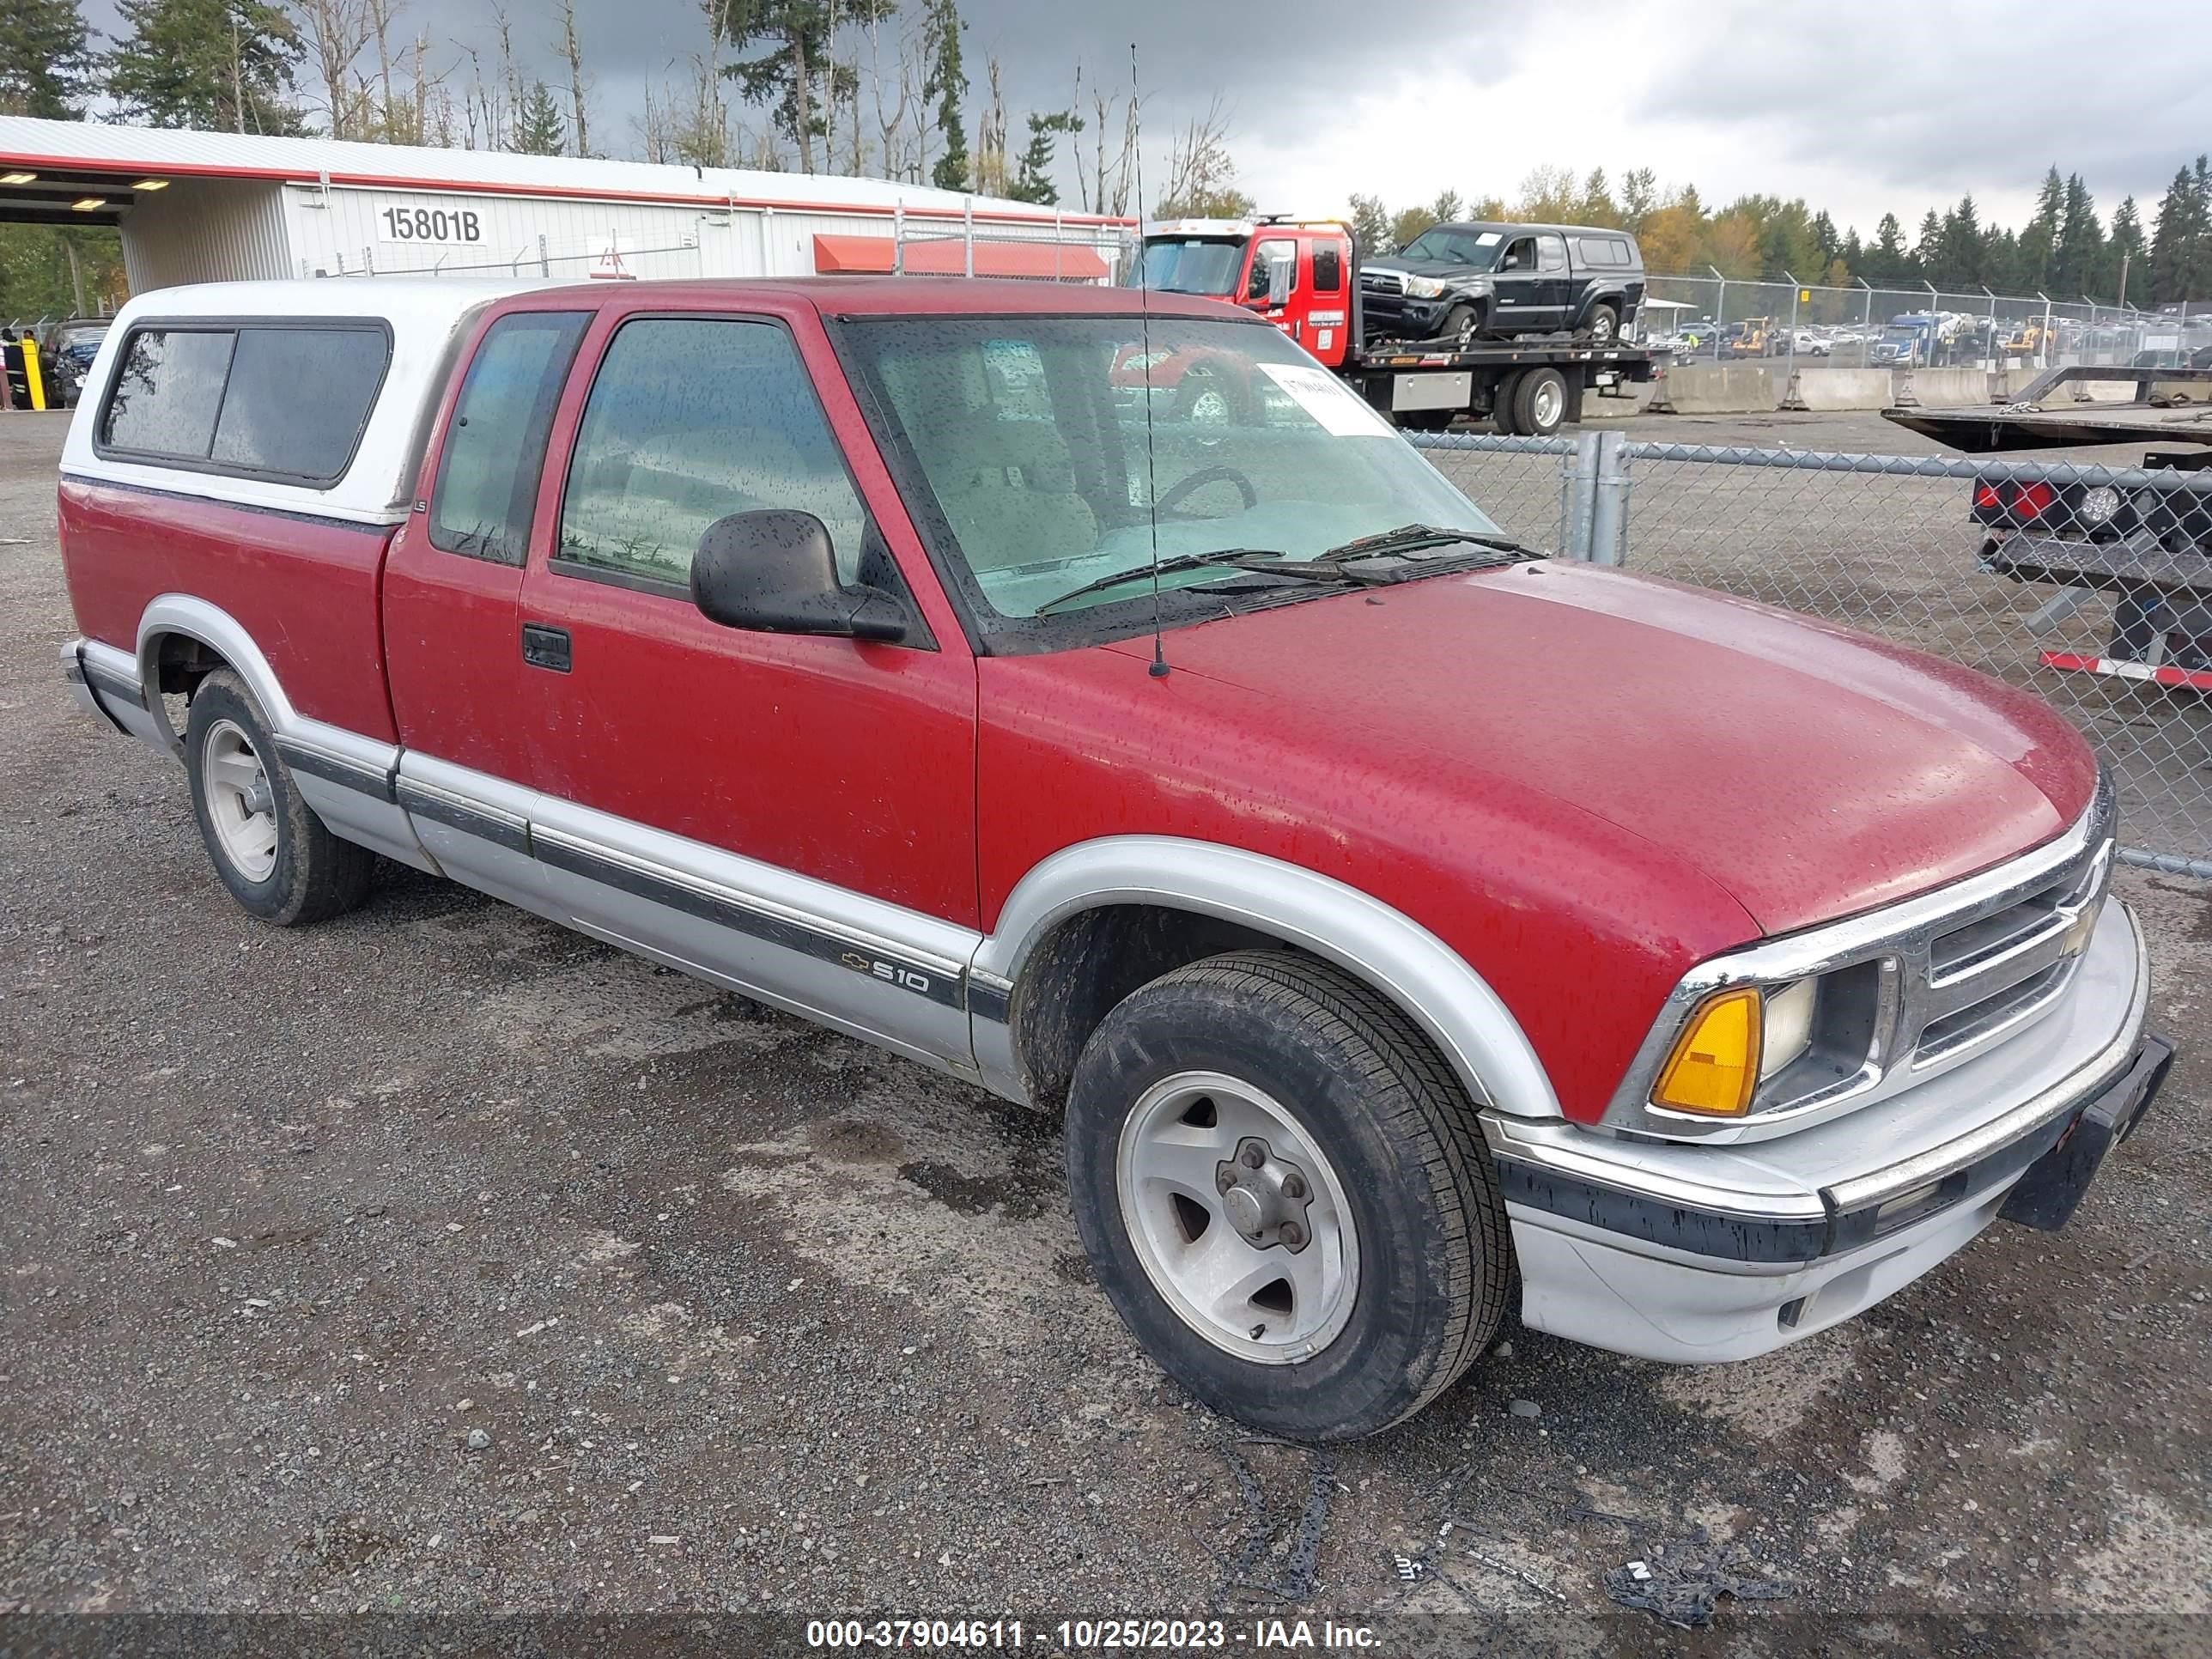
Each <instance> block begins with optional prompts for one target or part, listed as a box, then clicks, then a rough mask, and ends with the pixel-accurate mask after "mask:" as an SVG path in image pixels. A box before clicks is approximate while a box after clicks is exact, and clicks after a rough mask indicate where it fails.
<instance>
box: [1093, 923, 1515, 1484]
mask: <svg viewBox="0 0 2212 1659" xmlns="http://www.w3.org/2000/svg"><path fill="white" fill-rule="evenodd" d="M1066 1133H1067V1160H1068V1183H1069V1188H1070V1191H1071V1194H1072V1195H1073V1202H1074V1209H1075V1218H1076V1225H1077V1227H1078V1229H1079V1231H1080V1232H1081V1234H1082V1237H1083V1242H1084V1247H1085V1249H1086V1250H1087V1251H1088V1252H1089V1253H1090V1256H1091V1263H1092V1265H1093V1267H1095V1269H1096V1270H1097V1275H1098V1280H1099V1283H1100V1284H1101V1285H1102V1286H1103V1287H1104V1289H1105V1291H1106V1293H1107V1295H1108V1296H1109V1298H1111V1300H1112V1301H1113V1303H1114V1305H1115V1309H1116V1310H1118V1311H1119V1312H1120V1314H1121V1317H1122V1318H1123V1320H1125V1321H1126V1322H1127V1324H1128V1326H1129V1328H1130V1329H1131V1330H1132V1331H1133V1332H1134V1333H1135V1334H1136V1335H1137V1338H1138V1340H1139V1341H1141V1342H1142V1343H1143V1344H1144V1345H1145V1347H1146V1350H1147V1351H1148V1352H1150V1353H1151V1354H1152V1357H1153V1358H1154V1359H1156V1360H1157V1361H1158V1363H1159V1364H1160V1365H1161V1366H1162V1367H1163V1368H1164V1369H1165V1370H1167V1371H1168V1372H1169V1373H1170V1375H1172V1376H1175V1377H1176V1380H1177V1381H1179V1382H1181V1383H1182V1384H1183V1385H1184V1386H1185V1387H1186V1388H1188V1389H1190V1391H1191V1392H1192V1393H1193V1394H1194V1395H1197V1396H1198V1397H1199V1398H1200V1400H1202V1401H1205V1402H1206V1404H1207V1405H1209V1406H1211V1407H1212V1408H1213V1409H1214V1410H1216V1411H1218V1412H1220V1413H1224V1414H1225V1415H1226V1416H1229V1417H1233V1418H1235V1419H1238V1420H1239V1421H1241V1422H1244V1423H1248V1424H1250V1425H1253V1426H1254V1427H1255V1428H1259V1429H1262V1430H1265V1431H1268V1432H1271V1433H1275V1434H1281V1435H1285V1436H1287V1437H1291V1438H1293V1439H1298V1440H1309V1441H1328V1440H1347V1439H1352V1438H1354V1437H1358V1436H1360V1435H1364V1434H1371V1433H1373V1432H1374V1431H1376V1430H1378V1429H1383V1428H1387V1427H1388V1426H1389V1425H1391V1424H1393V1423H1395V1422H1397V1421H1398V1420H1400V1419H1401V1418H1404V1417H1407V1416H1408V1415H1410V1414H1411V1413H1413V1412H1416V1411H1418V1410H1419V1409H1420V1408H1421V1407H1423V1406H1425V1405H1426V1404H1427V1403H1428V1402H1429V1401H1431V1400H1432V1399H1434V1398H1435V1397H1436V1395H1437V1394H1438V1393H1440V1392H1441V1391H1442V1390H1443V1389H1444V1388H1445V1387H1446V1386H1447V1385H1448V1384H1449V1383H1451V1381H1452V1380H1453V1379H1454V1378H1455V1377H1456V1376H1459V1375H1460V1373H1461V1372H1462V1371H1463V1370H1465V1369H1466V1368H1467V1366H1468V1364H1470V1363H1471V1362H1472V1361H1473V1360H1474V1357H1475V1356H1476V1355H1477V1354H1479V1353H1480V1352H1482V1349H1483V1347H1484V1346H1485V1345H1486V1343H1487V1342H1488V1341H1489V1340H1490V1337H1491V1335H1492V1333H1493V1332H1494V1331H1495V1329H1496V1328H1497V1325H1498V1320H1499V1318H1500V1317H1501V1316H1503V1314H1504V1309H1505V1304H1506V1297H1507V1291H1508V1287H1509V1285H1510V1279H1511V1274H1512V1267H1513V1263H1512V1252H1511V1248H1510V1244H1509V1243H1508V1242H1507V1235H1506V1228H1505V1212H1504V1205H1503V1203H1502V1202H1501V1200H1499V1198H1498V1188H1497V1181H1496V1176H1495V1174H1494V1172H1493V1170H1492V1165H1491V1162H1490V1158H1489V1154H1488V1152H1486V1149H1485V1147H1484V1144H1483V1139H1482V1134H1481V1130H1480V1125H1479V1124H1478V1123H1477V1121H1476V1119H1475V1114H1474V1107H1473V1105H1472V1103H1470V1102H1469V1101H1468V1097H1467V1095H1466V1093H1465V1091H1462V1089H1461V1088H1460V1086H1459V1084H1458V1080H1457V1079H1455V1078H1454V1077H1453V1076H1452V1075H1451V1073H1450V1072H1449V1070H1448V1069H1447V1068H1446V1067H1445V1066H1444V1064H1443V1060H1441V1059H1440V1058H1439V1057H1438V1056H1437V1054H1436V1052H1435V1050H1434V1049H1433V1048H1431V1046H1430V1045H1429V1044H1428V1043H1427V1042H1426V1041H1425V1039H1424V1038H1423V1037H1422V1036H1421V1034H1420V1032H1419V1030H1418V1029H1417V1028H1415V1027H1414V1026H1413V1024H1412V1022H1411V1021H1410V1020H1408V1019H1407V1018H1406V1016H1405V1015H1404V1014H1403V1013H1402V1012H1400V1011H1399V1010H1398V1008H1397V1007H1396V1006H1395V1005H1394V1004H1392V1003H1390V1002H1389V1000H1386V999H1385V998H1383V997H1382V996H1380V995H1379V994H1376V992H1374V991H1373V990H1371V989H1370V988H1369V987H1367V986H1365V985H1364V984H1362V983H1361V982H1360V981H1358V980H1356V979H1354V978H1352V976H1351V975H1348V974H1346V973H1344V972H1343V971H1341V970H1340V969H1336V968H1334V967H1333V966H1331V965H1329V964H1328V963H1320V962H1316V961H1314V960H1312V959H1310V958H1309V957H1301V956H1297V955H1294V954H1291V953H1290V952H1287V951H1239V952H1236V953H1234V954H1231V955H1228V956H1221V957H1213V958H1212V959H1210V960H1208V961H1206V962H1201V963H1195V964H1194V965H1192V966H1190V967H1188V968H1182V969H1176V971H1175V972H1173V973H1170V974H1167V975H1163V976H1162V977H1161V978H1159V979H1157V980H1154V981H1152V983H1151V984H1149V985H1146V986H1145V987H1142V988H1140V989H1139V990H1138V991H1136V992H1134V993H1133V994H1131V995H1130V996H1129V997H1128V998H1127V999H1126V1000H1124V1001H1122V1002H1121V1004H1119V1005H1118V1006H1116V1007H1115V1009H1114V1010H1113V1012H1111V1013H1109V1015H1108V1016H1107V1018H1106V1019H1105V1020H1104V1021H1103V1023H1102V1024H1100V1026H1099V1028H1098V1030H1097V1031H1096V1032H1094V1033H1093V1034H1092V1036H1091V1040H1090V1042H1088V1043H1086V1044H1085V1048H1084V1050H1083V1054H1082V1057H1081V1058H1080V1060H1079V1061H1078V1062H1077V1066H1076V1071H1075V1077H1074V1080H1073V1088H1072V1090H1071V1091H1070V1094H1069V1098H1068V1108H1067V1129H1066Z"/></svg>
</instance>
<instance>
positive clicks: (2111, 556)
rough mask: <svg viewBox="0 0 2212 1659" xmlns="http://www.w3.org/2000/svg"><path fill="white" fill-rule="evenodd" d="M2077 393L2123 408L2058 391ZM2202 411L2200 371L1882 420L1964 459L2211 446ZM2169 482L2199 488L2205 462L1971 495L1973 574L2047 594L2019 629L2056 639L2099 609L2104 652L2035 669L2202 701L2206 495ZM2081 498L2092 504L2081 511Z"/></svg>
mask: <svg viewBox="0 0 2212 1659" xmlns="http://www.w3.org/2000/svg"><path fill="white" fill-rule="evenodd" d="M2088 381H2120V382H2124V383H2132V384H2133V386H2135V396H2134V398H2132V399H2131V400H2130V401H2129V402H2126V403H2085V402H2077V401H2076V400H2075V397H2074V395H2073V393H2072V392H2071V391H2070V390H2069V387H2071V386H2076V385H2079V384H2081V383H2083V382H2088ZM2160 388H2165V390H2163V391H2161V390H2160ZM2207 398H2212V368H2154V367H2150V366H2142V367H2138V366H2136V365H2133V364H2130V365H2127V366H2125V367H2121V366H2109V367H2107V366H2091V365H2081V364H2074V365H2068V366H2066V367H2063V368H2054V369H2051V370H2050V371H2049V372H2047V373H2046V374H2043V375H2041V376H2040V377H2039V378H2038V379H2037V380H2035V381H2034V382H2033V383H2032V384H2031V385H2030V386H2028V387H2027V389H2026V390H2025V391H2023V392H2021V395H2020V396H2019V397H2018V398H2015V399H2014V400H2013V401H2012V402H2011V403H2009V404H2001V405H1990V406H1988V407H1984V408H1966V409H1887V410H1883V411H1882V414H1883V416H1884V418H1886V419H1887V420H1890V421H1893V422H1896V423H1897V424H1898V425H1899V426H1902V427H1905V428H1907V429H1909V430H1911V431H1914V432H1917V433H1920V434H1921V435H1923V436H1925V437H1929V438H1933V439H1935V440H1936V441H1937V442H1938V443H1941V444H1943V445H1945V446H1946V447H1949V448H1952V449H1956V450H1959V451H1960V452H1961V453H1966V454H1969V455H1993V454H2000V453H2009V452H2016V451H2021V450H2030V449H2058V448H2069V449H2070V448H2083V447H2109V448H2117V447H2122V446H2126V447H2148V446H2155V445H2160V444H2189V445H2197V446H2212V404H2207V402H2206V401H2205V400H2206V399H2207ZM2115 459H2121V458H2118V457H2115ZM2176 473H2180V474H2198V475H2205V476H2212V448H2197V449H2188V450H2174V451H2163V452H2161V451H2159V450H2157V449H2154V448H2147V453H2145V454H2144V455H2143V456H2142V459H2141V460H2140V462H2139V463H2136V464H2135V465H2128V464H2126V463H2123V465H2120V466H2117V467H2115V468H2113V469H2112V471H2110V472H2109V473H2102V474H2100V473H2094V472H2092V473H2090V474H2089V475H2088V476H2087V477H2083V478H2077V479H2067V478H2063V477H2062V478H2059V479H2056V480H2043V479H2038V478H2033V477H2031V478H2028V479H2022V478H2020V477H2015V476H2014V475H2013V474H2012V472H2011V471H2009V470H2006V471H1996V470H1993V471H1992V473H1991V476H1990V477H1986V478H1978V479H1977V480H1976V481H1975V483H1974V489H1973V498H1972V509H1971V510H1972V516H1973V518H1974V520H1976V521H1977V522H1978V523H1981V524H1984V525H1987V526H1989V527H1990V534H1989V536H1988V538H1987V539H1986V540H1984V542H1983V544H1982V548H1981V555H1980V558H1981V565H1982V568H1984V569H1985V570H1988V571H1991V572H1993V573H1995V574H1997V575H2001V576H2003V577H2005V578H2007V579H2008V580H2012V581H2017V582H2032V583H2048V584H2051V585H2054V586H2057V588H2058V590H2059V591H2058V592H2057V594H2056V595H2054V596H2053V597H2052V598H2051V599H2050V600H2049V601H2048V602H2046V603H2045V605H2044V606H2043V607H2042V608H2041V609H2040V610H2039V611H2037V613H2036V615H2035V616H2034V617H2033V619H2031V621H2030V623H2029V626H2030V628H2031V629H2034V630H2035V631H2036V632H2038V633H2041V632H2044V631H2045V630H2046V629H2051V628H2053V627H2056V626H2057V625H2058V624H2059V623H2062V622H2063V621H2064V620H2065V619H2066V618H2067V617H2069V616H2071V615H2073V614H2074V612H2075V611H2077V610H2078V609H2079V608H2080V607H2081V605H2083V604H2084V603H2085V602H2087V600H2088V599H2090V598H2091V597H2092V596H2093V594H2097V593H2104V594H2106V595H2109V596H2110V597H2111V599H2112V627H2111V631H2110V634H2109V637H2108V642H2107V644H2106V648H2105V650H2104V651H2103V652H2102V653H2099V654H2094V655H2093V654H2091V653H2087V652H2081V651H2050V650H2046V651H2044V652H2042V653H2040V660H2041V663H2042V665H2043V666H2044V667H2045V668H2049V669H2055V670H2059V671H2065V672H2069V673H2081V674H2091V675H2095V676H2098V677H2100V678H2106V679H2112V680H2132V681H2135V682H2136V683H2137V684H2142V685H2148V686H2156V687H2160V688H2162V689H2164V690H2169V691H2171V690H2187V691H2197V692H2207V691H2212V490H2206V489H2201V488H2197V487H2193V486H2186V485H2181V484H2180V483H2179V481H2173V482H2172V483H2166V482H2154V480H2158V479H2159V477H2160V475H2172V474H2176ZM2091 495H2097V496H2100V497H2102V498H2103V499H2101V500H2100V501H2098V502H2097V503H2096V507H2095V509H2094V510H2092V508H2091V505H2090V501H2089V497H2090V496H2091Z"/></svg>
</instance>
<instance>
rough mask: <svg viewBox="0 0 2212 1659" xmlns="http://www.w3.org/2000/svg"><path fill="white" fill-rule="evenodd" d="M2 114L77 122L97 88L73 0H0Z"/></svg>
mask: <svg viewBox="0 0 2212 1659" xmlns="http://www.w3.org/2000/svg"><path fill="white" fill-rule="evenodd" d="M0 43H4V50H0V115H35V116H39V117H41V118H45V119H46V120H49V121H76V120H82V118H83V117H84V106H85V103H86V100H88V99H89V98H90V97H91V96H92V94H93V93H94V91H95V90H96V89H97V88H98V71H99V68H100V58H99V55H98V54H97V53H96V52H94V51H93V49H92V31H91V30H90V29H89V28H88V27H86V24H85V21H84V14H83V13H82V11H80V10H79V9H78V8H77V0H0Z"/></svg>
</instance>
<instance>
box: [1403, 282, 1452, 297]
mask: <svg viewBox="0 0 2212 1659" xmlns="http://www.w3.org/2000/svg"><path fill="white" fill-rule="evenodd" d="M1443 291H1444V285H1443V283H1440V282H1438V281H1437V279H1436V278H1435V277H1433V276H1408V277H1407V278H1406V292H1407V293H1408V294H1410V295H1413V297H1414V298H1415V299H1416V300H1434V299H1437V298H1438V297H1439V296H1441V295H1443Z"/></svg>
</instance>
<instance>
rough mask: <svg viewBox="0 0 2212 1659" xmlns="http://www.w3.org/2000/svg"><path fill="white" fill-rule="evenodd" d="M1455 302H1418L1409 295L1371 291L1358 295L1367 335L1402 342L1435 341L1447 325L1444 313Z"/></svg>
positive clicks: (1446, 300)
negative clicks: (1439, 332)
mask: <svg viewBox="0 0 2212 1659" xmlns="http://www.w3.org/2000/svg"><path fill="white" fill-rule="evenodd" d="M1454 303H1455V301H1451V300H1449V299H1443V300H1416V299H1414V298H1413V296H1412V295H1406V294H1389V293H1383V294H1378V293H1376V292H1374V291H1373V290H1372V289H1369V290H1366V291H1364V292H1363V293H1362V294H1361V295H1360V296H1359V309H1360V316H1361V318H1362V319H1363V323H1364V326H1365V328H1366V330H1367V331H1368V333H1370V335H1382V336H1385V337H1389V338H1392V339H1399V340H1432V339H1434V338H1435V337H1437V330H1438V329H1441V328H1442V327H1443V325H1444V313H1447V312H1449V310H1450V309H1451V308H1452V306H1453V305H1454Z"/></svg>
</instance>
